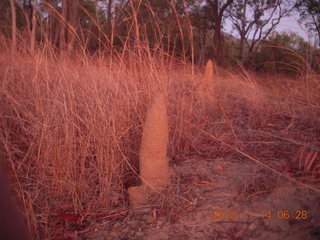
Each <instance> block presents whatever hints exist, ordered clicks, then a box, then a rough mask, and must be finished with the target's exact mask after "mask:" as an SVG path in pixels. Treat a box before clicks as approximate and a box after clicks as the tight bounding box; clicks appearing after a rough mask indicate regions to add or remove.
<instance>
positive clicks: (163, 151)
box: [128, 94, 171, 207]
mask: <svg viewBox="0 0 320 240" xmlns="http://www.w3.org/2000/svg"><path fill="white" fill-rule="evenodd" d="M168 141H169V126H168V114H167V107H166V102H165V97H164V95H163V94H158V95H156V96H155V98H154V101H153V103H152V104H151V105H150V107H149V108H148V111H147V116H146V121H145V124H144V126H143V133H142V140H141V146H140V153H139V165H140V166H139V167H140V178H141V180H142V185H141V186H135V187H130V188H129V189H128V192H129V197H130V203H131V205H132V206H133V207H139V206H142V205H145V204H146V203H147V202H148V198H149V195H150V194H151V193H153V192H159V191H161V190H163V189H164V188H165V187H166V186H167V185H169V184H170V182H171V181H170V175H169V162H168V158H167V148H168Z"/></svg>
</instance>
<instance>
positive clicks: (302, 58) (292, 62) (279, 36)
mask: <svg viewBox="0 0 320 240" xmlns="http://www.w3.org/2000/svg"><path fill="white" fill-rule="evenodd" d="M310 49H312V47H311V46H310V45H309V44H308V43H307V42H306V41H304V39H303V38H302V37H300V36H299V35H298V34H296V33H294V32H283V33H279V32H272V33H271V34H270V36H269V37H268V39H267V40H265V41H263V42H262V43H261V47H260V49H259V51H258V53H257V57H256V64H257V66H259V67H258V68H259V69H260V70H264V71H268V72H270V71H273V72H285V73H289V74H301V73H302V72H303V71H304V69H305V63H306V60H307V59H309V60H312V58H313V56H312V55H310Z"/></svg>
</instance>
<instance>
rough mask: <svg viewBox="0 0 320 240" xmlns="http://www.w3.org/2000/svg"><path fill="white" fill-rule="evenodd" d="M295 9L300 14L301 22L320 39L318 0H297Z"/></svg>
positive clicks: (319, 3) (319, 2) (319, 5)
mask: <svg viewBox="0 0 320 240" xmlns="http://www.w3.org/2000/svg"><path fill="white" fill-rule="evenodd" d="M295 8H296V9H297V10H298V12H299V13H300V17H301V20H302V21H303V22H305V24H306V26H307V27H308V28H309V29H310V30H311V31H313V32H315V33H316V34H317V35H318V39H320V1H319V0H308V1H305V0H298V1H297V2H296V5H295Z"/></svg>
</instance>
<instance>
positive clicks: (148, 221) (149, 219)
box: [145, 216, 156, 224]
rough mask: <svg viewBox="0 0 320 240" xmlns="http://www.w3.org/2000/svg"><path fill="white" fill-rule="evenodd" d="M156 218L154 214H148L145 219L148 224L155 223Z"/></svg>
mask: <svg viewBox="0 0 320 240" xmlns="http://www.w3.org/2000/svg"><path fill="white" fill-rule="evenodd" d="M155 220H156V219H155V218H154V217H153V216H148V217H147V218H146V219H145V221H146V223H147V224H151V223H154V222H155Z"/></svg>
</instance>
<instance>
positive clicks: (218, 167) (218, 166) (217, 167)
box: [213, 164, 223, 172]
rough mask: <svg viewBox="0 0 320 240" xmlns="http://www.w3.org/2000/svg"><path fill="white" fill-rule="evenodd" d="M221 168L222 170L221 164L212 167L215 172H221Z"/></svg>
mask: <svg viewBox="0 0 320 240" xmlns="http://www.w3.org/2000/svg"><path fill="white" fill-rule="evenodd" d="M222 170H223V166H222V165H221V164H216V165H215V166H214V167H213V171H215V172H221V171H222Z"/></svg>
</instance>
